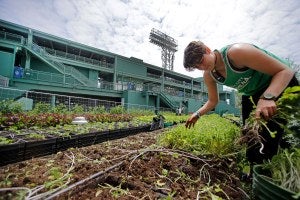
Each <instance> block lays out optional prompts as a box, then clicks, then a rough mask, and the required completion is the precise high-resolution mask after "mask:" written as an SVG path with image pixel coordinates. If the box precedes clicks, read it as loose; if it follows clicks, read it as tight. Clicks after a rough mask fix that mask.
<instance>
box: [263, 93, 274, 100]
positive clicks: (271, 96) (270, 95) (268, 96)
mask: <svg viewBox="0 0 300 200" xmlns="http://www.w3.org/2000/svg"><path fill="white" fill-rule="evenodd" d="M264 98H266V99H274V98H275V96H274V95H272V94H270V93H266V94H264Z"/></svg>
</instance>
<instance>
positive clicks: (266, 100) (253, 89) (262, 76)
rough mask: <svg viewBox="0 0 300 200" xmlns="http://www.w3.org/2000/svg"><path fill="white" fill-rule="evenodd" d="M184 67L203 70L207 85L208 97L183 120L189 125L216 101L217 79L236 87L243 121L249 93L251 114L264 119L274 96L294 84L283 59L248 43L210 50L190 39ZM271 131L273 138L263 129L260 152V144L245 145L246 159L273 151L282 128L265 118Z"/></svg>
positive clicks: (259, 158)
mask: <svg viewBox="0 0 300 200" xmlns="http://www.w3.org/2000/svg"><path fill="white" fill-rule="evenodd" d="M183 64H184V67H185V68H186V69H187V70H188V71H191V70H194V69H198V70H203V71H204V74H203V79H204V82H205V84H206V86H207V91H208V101H207V102H206V103H205V104H204V105H203V106H202V107H201V108H199V110H197V111H196V112H195V113H194V114H192V115H191V116H190V118H189V119H188V120H187V121H186V124H185V126H186V127H187V128H190V127H193V126H194V124H195V123H196V122H197V120H198V119H199V118H200V116H202V115H204V114H205V113H207V112H209V111H211V110H212V109H213V108H214V107H215V106H216V105H217V103H218V101H219V96H218V91H217V83H219V84H224V85H226V86H229V87H232V88H236V89H237V90H238V91H239V92H240V93H242V94H243V96H242V118H243V123H244V124H245V120H246V119H247V118H248V117H249V115H250V113H251V111H252V110H253V103H252V102H251V100H250V99H249V97H250V96H252V98H253V101H254V103H255V104H256V110H255V117H256V118H257V119H259V118H261V117H263V118H264V119H266V120H269V119H270V118H272V116H273V115H275V114H276V103H275V101H276V99H277V98H278V97H279V96H280V95H281V93H282V92H283V91H284V89H285V88H287V87H289V86H295V85H298V81H297V79H296V77H295V72H294V71H293V70H292V69H291V68H290V63H289V62H288V61H287V60H284V59H281V58H279V57H277V56H276V55H274V54H272V53H270V52H268V51H266V50H264V49H261V48H259V47H257V46H255V45H252V44H246V43H236V44H232V45H228V46H225V47H223V48H222V49H221V50H220V51H218V50H214V51H211V50H210V49H209V48H208V47H207V46H206V45H205V44H204V43H202V42H200V41H193V42H191V43H190V44H189V45H188V46H187V47H186V49H185V51H184V63H183ZM268 127H269V129H270V130H271V131H274V130H276V131H277V134H276V138H271V137H270V134H269V132H268V131H266V130H264V131H262V133H261V136H262V137H263V138H264V140H263V143H264V149H263V152H262V153H261V152H259V150H260V146H258V145H257V146H252V147H251V148H250V147H249V148H248V149H247V157H248V160H249V161H250V163H252V164H254V163H262V162H263V160H264V159H270V158H272V156H273V155H275V154H276V153H277V149H278V145H279V143H280V140H281V136H282V133H283V130H282V129H281V128H280V126H279V125H278V124H276V123H274V122H272V121H269V122H268Z"/></svg>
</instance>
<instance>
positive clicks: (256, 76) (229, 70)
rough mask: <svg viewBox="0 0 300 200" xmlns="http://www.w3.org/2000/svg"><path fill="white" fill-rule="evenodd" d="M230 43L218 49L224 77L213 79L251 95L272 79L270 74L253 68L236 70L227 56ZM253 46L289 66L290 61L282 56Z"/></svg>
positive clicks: (264, 86)
mask: <svg viewBox="0 0 300 200" xmlns="http://www.w3.org/2000/svg"><path fill="white" fill-rule="evenodd" d="M230 46H231V45H228V46H225V47H223V48H222V49H221V50H220V53H221V55H222V57H223V59H224V63H225V68H226V75H227V77H226V79H225V80H224V82H220V81H218V80H217V79H215V80H216V81H217V82H218V83H219V84H222V85H226V86H228V87H232V88H235V89H237V90H238V91H239V92H241V93H242V94H244V95H247V96H251V95H253V94H255V93H256V92H258V91H260V90H262V89H263V88H266V87H267V86H268V85H269V84H270V82H271V79H272V76H270V75H267V74H264V73H262V72H259V71H256V70H253V69H250V68H248V69H246V70H243V71H237V70H235V69H234V68H233V67H232V66H231V65H230V62H229V60H228V57H227V51H228V49H229V47H230ZM253 46H254V47H256V48H258V49H260V50H261V51H263V52H265V53H266V54H268V55H270V56H271V57H273V58H275V59H277V60H279V61H280V62H282V63H284V64H285V65H287V66H288V67H290V65H291V64H290V63H289V62H288V61H287V60H285V59H282V58H279V57H278V56H276V55H274V54H272V53H271V52H268V51H266V50H264V49H262V48H259V47H257V46H255V45H253Z"/></svg>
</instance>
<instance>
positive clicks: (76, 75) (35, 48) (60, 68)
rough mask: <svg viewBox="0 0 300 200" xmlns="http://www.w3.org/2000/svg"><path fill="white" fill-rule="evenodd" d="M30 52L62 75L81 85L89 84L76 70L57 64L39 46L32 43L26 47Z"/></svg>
mask: <svg viewBox="0 0 300 200" xmlns="http://www.w3.org/2000/svg"><path fill="white" fill-rule="evenodd" d="M28 47H29V48H30V49H31V50H32V51H34V52H35V53H37V54H38V55H40V56H41V57H43V58H45V59H46V60H48V61H49V62H50V63H51V64H52V66H54V68H55V69H57V70H58V71H59V72H60V73H62V74H68V75H71V76H72V77H74V78H75V79H77V80H78V81H80V82H81V83H82V84H83V85H85V86H87V85H88V84H89V83H90V80H89V79H88V78H87V77H86V76H84V75H83V74H82V73H81V72H79V71H78V70H76V69H75V68H74V67H71V66H67V65H64V64H63V63H61V62H58V61H57V60H56V59H55V58H53V56H51V55H50V54H49V53H48V52H47V51H45V50H44V49H43V48H42V47H40V46H39V45H37V44H35V43H32V45H31V46H28Z"/></svg>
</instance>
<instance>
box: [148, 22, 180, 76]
mask: <svg viewBox="0 0 300 200" xmlns="http://www.w3.org/2000/svg"><path fill="white" fill-rule="evenodd" d="M149 39H150V42H151V43H153V44H155V45H157V46H159V47H161V48H162V50H161V60H162V67H163V68H165V69H168V70H172V71H173V64H174V59H175V56H174V54H175V52H176V51H177V46H178V45H177V41H176V40H175V39H174V38H172V37H170V36H168V35H166V34H165V33H163V32H161V31H159V30H157V29H154V28H152V29H151V32H150V36H149Z"/></svg>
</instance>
